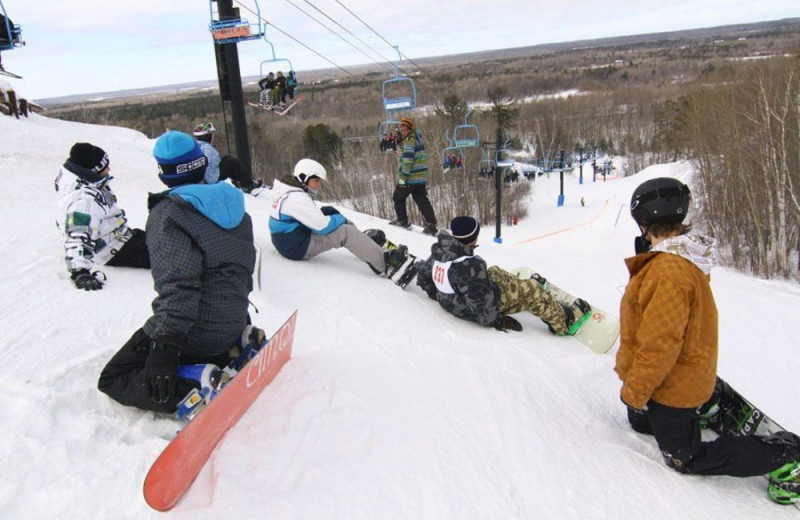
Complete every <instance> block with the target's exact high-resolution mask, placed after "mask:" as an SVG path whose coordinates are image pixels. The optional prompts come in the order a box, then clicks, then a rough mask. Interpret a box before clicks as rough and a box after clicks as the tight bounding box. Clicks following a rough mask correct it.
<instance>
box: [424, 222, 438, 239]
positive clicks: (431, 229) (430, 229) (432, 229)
mask: <svg viewBox="0 0 800 520" xmlns="http://www.w3.org/2000/svg"><path fill="white" fill-rule="evenodd" d="M422 232H423V233H425V234H426V235H430V236H432V237H435V236H436V234H437V233H438V232H439V229H438V228H437V227H436V224H425V227H424V228H422Z"/></svg>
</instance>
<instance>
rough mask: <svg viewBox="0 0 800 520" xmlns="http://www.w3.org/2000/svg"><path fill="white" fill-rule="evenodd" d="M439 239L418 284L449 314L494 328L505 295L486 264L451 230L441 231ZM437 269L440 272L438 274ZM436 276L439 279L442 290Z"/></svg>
mask: <svg viewBox="0 0 800 520" xmlns="http://www.w3.org/2000/svg"><path fill="white" fill-rule="evenodd" d="M436 239H437V242H436V243H435V244H433V245H432V246H431V256H430V258H428V259H427V260H425V263H424V264H423V265H422V267H421V268H420V270H419V273H418V274H417V285H419V286H420V287H421V288H422V290H424V291H425V292H426V293H428V296H430V297H431V298H432V299H434V300H437V301H438V302H439V305H441V306H442V308H443V309H445V310H446V311H447V312H449V313H451V314H454V315H455V316H458V317H459V318H463V319H465V320H470V321H474V322H477V323H479V324H481V325H484V326H487V327H489V326H494V325H495V324H496V323H497V322H498V320H499V319H500V294H501V293H500V288H499V287H498V286H497V285H496V284H495V283H494V282H492V280H491V279H489V275H488V273H487V271H486V269H487V267H486V262H485V261H484V260H483V258H481V257H479V256H475V255H473V254H472V253H471V252H469V251H467V249H466V248H465V247H464V245H463V244H461V242H459V241H458V240H456V239H455V238H453V237H452V235H450V234H449V233H448V232H447V231H439V234H438V236H437V237H436ZM437 262H438V263H437ZM437 268H438V270H439V271H440V272H438V273H434V270H435V269H437ZM434 275H435V276H437V277H438V282H439V283H438V287H437V283H436V282H435V281H434Z"/></svg>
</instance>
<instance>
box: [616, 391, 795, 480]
mask: <svg viewBox="0 0 800 520" xmlns="http://www.w3.org/2000/svg"><path fill="white" fill-rule="evenodd" d="M628 421H629V422H630V423H631V427H633V429H634V430H635V431H637V432H639V433H645V434H651V435H654V436H655V438H656V442H657V443H658V448H659V449H660V450H661V454H662V455H663V457H664V462H666V464H667V466H669V467H671V468H673V469H675V470H677V471H679V472H681V473H690V474H694V475H730V476H733V477H752V476H756V475H765V474H767V473H769V472H771V471H774V470H776V469H778V468H780V467H781V466H783V465H784V464H786V463H787V462H792V461H796V460H800V446H797V445H792V444H787V443H786V442H785V440H784V439H773V438H771V437H756V436H726V435H724V434H723V435H721V436H719V437H718V438H717V439H714V440H713V441H710V442H703V441H702V440H701V434H700V416H699V415H698V413H697V410H696V409H695V408H672V407H670V406H665V405H663V404H659V403H657V402H655V401H653V400H650V402H648V403H647V410H646V411H639V410H634V409H632V408H628Z"/></svg>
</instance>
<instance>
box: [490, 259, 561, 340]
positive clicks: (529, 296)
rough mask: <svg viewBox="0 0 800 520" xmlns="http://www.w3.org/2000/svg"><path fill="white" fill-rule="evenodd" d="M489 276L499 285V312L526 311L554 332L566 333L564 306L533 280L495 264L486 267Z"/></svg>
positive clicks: (515, 312) (513, 312)
mask: <svg viewBox="0 0 800 520" xmlns="http://www.w3.org/2000/svg"><path fill="white" fill-rule="evenodd" d="M488 273H489V278H490V279H491V280H492V281H493V282H494V283H495V284H497V286H498V287H500V291H501V292H502V294H501V296H500V312H501V313H502V314H517V313H519V312H523V311H528V312H530V313H531V314H533V315H534V316H538V317H539V318H541V319H542V321H543V322H545V323H547V324H548V325H550V326H551V327H553V330H555V332H556V334H566V333H567V316H566V314H565V313H564V308H563V307H562V306H561V304H560V303H558V301H557V300H556V299H555V298H553V297H552V296H550V293H548V292H547V291H546V290H545V289H544V288H542V286H541V285H539V284H538V283H536V281H534V280H522V279H520V278H517V277H516V276H514V275H513V274H511V273H509V272H508V271H504V270H503V269H500V268H499V267H497V266H494V265H493V266H492V267H490V268H489V269H488Z"/></svg>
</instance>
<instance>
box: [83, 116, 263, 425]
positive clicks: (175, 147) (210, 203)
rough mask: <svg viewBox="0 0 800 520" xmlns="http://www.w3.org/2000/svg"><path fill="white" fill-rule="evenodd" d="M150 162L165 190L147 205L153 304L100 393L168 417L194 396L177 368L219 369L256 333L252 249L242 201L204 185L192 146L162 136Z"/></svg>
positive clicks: (105, 375) (175, 136) (179, 137)
mask: <svg viewBox="0 0 800 520" xmlns="http://www.w3.org/2000/svg"><path fill="white" fill-rule="evenodd" d="M153 155H154V156H155V158H156V161H157V162H158V166H159V170H160V173H159V178H160V179H161V180H162V182H164V184H166V185H167V187H168V188H169V189H168V190H167V191H164V192H161V193H155V194H150V197H149V200H148V207H149V209H150V215H149V217H148V219H147V245H148V248H149V250H150V260H151V268H152V273H153V282H154V285H155V289H156V291H157V293H158V295H157V296H156V298H155V300H153V315H152V316H151V317H150V318H149V319H148V320H147V321H146V322H145V324H144V325H143V326H142V328H140V329H138V330H137V331H136V332H134V334H133V336H132V337H131V338H130V339H129V340H128V342H127V343H126V344H125V345H124V346H123V347H122V348H121V349H120V350H119V352H117V353H116V354H115V355H114V357H113V358H112V359H111V360H110V361H109V362H108V364H107V365H106V367H105V368H104V369H103V371H102V373H101V375H100V380H99V382H98V388H99V389H100V391H102V392H104V393H106V394H108V395H109V396H110V397H111V398H112V399H114V400H116V401H118V402H120V403H121V404H124V405H127V406H135V407H138V408H142V409H145V410H153V411H158V412H166V413H172V412H174V411H175V410H176V408H177V406H178V404H179V403H180V402H181V401H182V400H183V399H184V397H186V396H187V395H188V394H189V393H191V392H192V390H193V389H196V388H198V386H199V385H198V382H197V381H195V380H193V379H185V378H182V377H179V376H178V367H179V365H190V364H214V365H217V366H219V367H222V366H226V365H227V364H228V363H229V361H230V360H231V358H232V356H234V355H235V354H236V353H235V350H236V348H235V347H237V346H241V345H242V343H243V342H242V340H241V339H240V338H242V336H245V341H247V338H249V337H250V336H249V334H250V333H251V332H252V331H253V330H254V329H253V328H251V327H248V324H249V323H250V318H249V316H248V312H247V308H248V300H247V297H248V295H249V294H250V291H251V290H252V288H253V286H252V274H253V269H254V265H255V248H254V247H253V224H252V221H251V219H250V216H249V215H248V214H247V213H246V212H245V209H244V196H243V195H242V192H241V191H239V190H237V189H236V188H234V187H233V186H231V185H230V184H228V183H216V184H210V185H207V184H203V183H202V181H203V175H204V173H205V169H206V164H207V159H206V157H205V156H204V155H203V152H202V151H201V150H200V147H199V146H198V144H197V142H196V141H195V140H194V139H193V138H192V137H191V136H189V135H187V134H184V133H182V132H175V131H169V132H167V133H165V134H164V135H162V136H161V137H159V138H158V140H157V141H156V145H155V148H154V150H153ZM255 331H257V332H258V333H260V334H261V336H262V337H263V331H260V329H255ZM237 340H239V343H238V344H237Z"/></svg>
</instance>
